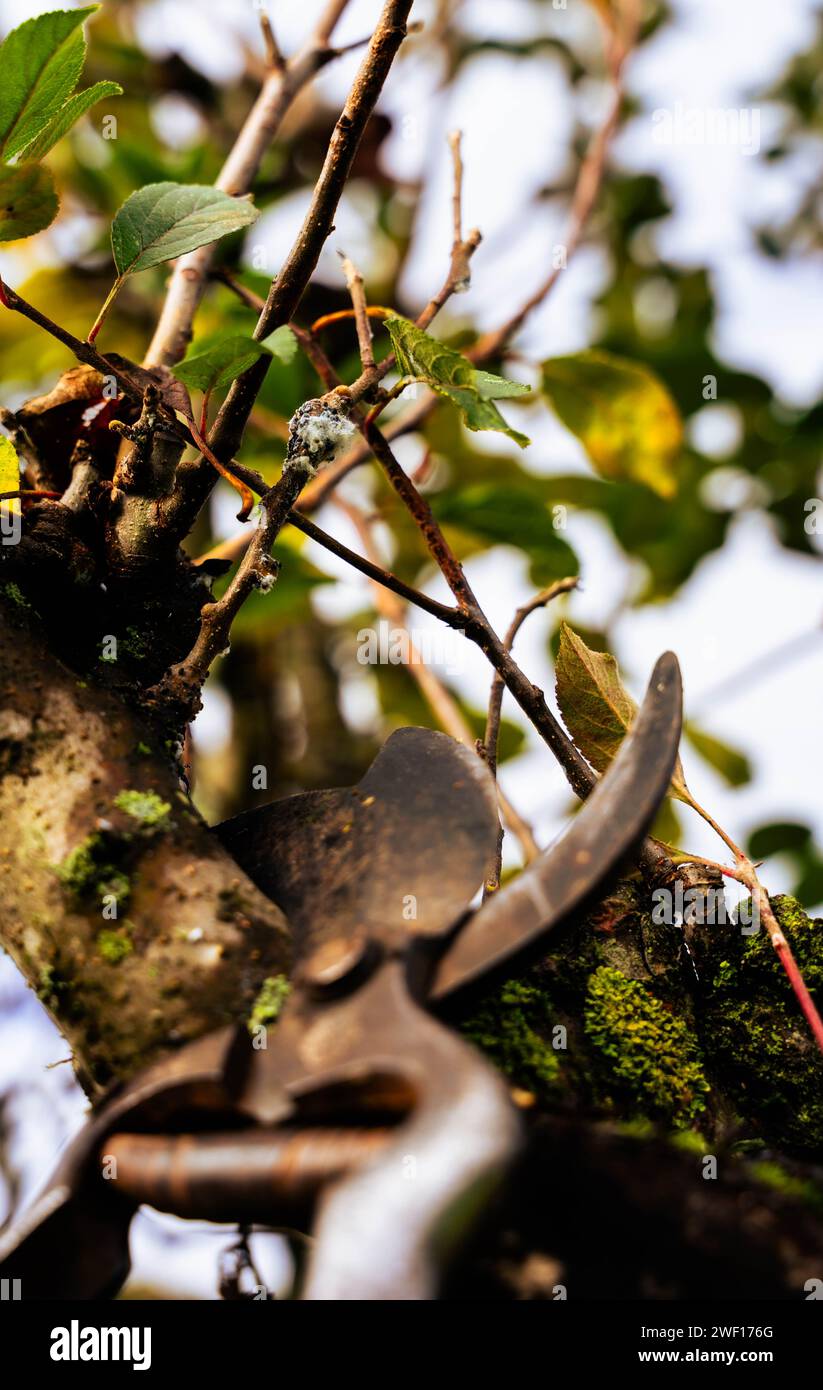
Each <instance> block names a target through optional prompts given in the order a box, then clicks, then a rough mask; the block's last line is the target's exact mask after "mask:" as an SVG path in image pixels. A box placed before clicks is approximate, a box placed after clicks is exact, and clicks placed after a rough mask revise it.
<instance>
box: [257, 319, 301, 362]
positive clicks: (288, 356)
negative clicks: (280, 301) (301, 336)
mask: <svg viewBox="0 0 823 1390" xmlns="http://www.w3.org/2000/svg"><path fill="white" fill-rule="evenodd" d="M262 345H263V347H264V348H266V350H267V351H268V352H270V353H271V355H272V357H276V358H278V360H279V361H280V362H284V363H285V364H286V366H288V364H289V363H290V362H293V361H294V359H295V357H296V356H297V339H296V338H295V336H294V333H293V332H292V330H291V329H290V328H289V325H288V324H287V323H284V324H282V325H281V326H280V328H275V330H274V332H273V333H270V334H269V336H268V337H267V338H263V340H262Z"/></svg>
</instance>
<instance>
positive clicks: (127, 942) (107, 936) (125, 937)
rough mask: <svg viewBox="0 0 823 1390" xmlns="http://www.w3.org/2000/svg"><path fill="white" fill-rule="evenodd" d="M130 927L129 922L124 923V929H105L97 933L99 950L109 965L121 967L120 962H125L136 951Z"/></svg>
mask: <svg viewBox="0 0 823 1390" xmlns="http://www.w3.org/2000/svg"><path fill="white" fill-rule="evenodd" d="M130 927H131V924H130V923H129V922H124V923H123V925H122V927H118V928H117V929H114V928H113V927H103V929H102V931H99V932H98V933H97V942H96V944H97V950H98V952H99V954H100V955H101V956H102V957H103V960H106V961H108V962H109V965H119V964H120V961H121V960H125V958H126V956H130V955H131V953H132V951H133V950H134V943H133V941H132V939H131V935H130Z"/></svg>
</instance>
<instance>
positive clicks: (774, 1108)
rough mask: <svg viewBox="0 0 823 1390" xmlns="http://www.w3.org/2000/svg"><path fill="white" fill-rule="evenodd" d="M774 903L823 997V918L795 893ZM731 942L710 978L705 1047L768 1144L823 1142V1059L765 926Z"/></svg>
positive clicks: (806, 1146)
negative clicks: (808, 911)
mask: <svg viewBox="0 0 823 1390" xmlns="http://www.w3.org/2000/svg"><path fill="white" fill-rule="evenodd" d="M771 901H772V908H773V909H774V913H775V916H776V917H777V920H778V922H779V923H780V926H781V928H782V930H783V932H784V933H785V936H786V939H787V940H788V942H789V945H790V946H791V948H792V952H793V954H794V956H795V959H796V960H797V963H798V965H799V966H800V969H801V971H802V974H803V977H804V979H805V981H806V984H807V985H808V987H809V989H810V991H811V993H812V994H813V995H815V996H816V997H817V1001H818V1004H820V1003H821V1002H823V921H812V920H811V919H810V918H809V917H808V916H807V915H806V913H805V912H804V911H803V909H802V908H801V906H800V904H799V903H798V902H797V901H796V899H794V898H791V897H787V896H778V897H775V898H773V899H772V900H771ZM739 942H740V946H739V949H738V950H736V951H734V950H732V949H731V946H732V945H734V942H732V943H731V944H730V943H727V944H726V946H725V949H724V952H723V955H722V958H721V959H720V960H718V961H717V962H716V963H715V965H714V969H713V972H712V976H711V981H710V984H711V992H710V995H709V998H708V1000H707V1007H706V1018H705V1030H704V1032H705V1038H706V1048H707V1052H708V1054H709V1057H710V1059H711V1061H712V1062H713V1063H714V1064H715V1065H716V1066H717V1067H718V1069H722V1074H723V1078H724V1085H725V1087H726V1089H727V1090H728V1091H729V1093H730V1095H731V1096H732V1098H733V1099H734V1100H735V1101H736V1103H737V1105H738V1106H739V1108H740V1111H741V1113H742V1114H743V1115H745V1117H746V1119H747V1120H748V1121H749V1122H750V1123H752V1124H753V1125H754V1126H755V1127H756V1128H757V1130H758V1131H759V1133H760V1134H762V1136H763V1137H764V1139H766V1140H767V1141H768V1142H770V1143H773V1144H778V1145H781V1146H788V1147H790V1148H794V1149H797V1150H818V1149H819V1147H820V1145H821V1144H823V1059H821V1057H820V1054H819V1052H818V1051H817V1049H816V1047H815V1044H814V1041H813V1039H812V1037H811V1034H810V1032H809V1029H808V1027H807V1025H806V1021H805V1019H804V1017H803V1014H802V1013H801V1011H800V1006H799V1004H798V1003H797V1000H796V998H795V996H794V993H793V991H792V988H791V985H790V984H789V981H788V979H787V978H786V975H785V972H784V971H783V968H782V966H781V964H780V962H779V960H778V959H777V956H776V954H775V951H774V948H773V947H772V944H771V941H770V940H769V937H768V934H767V933H766V931H765V930H761V931H759V932H758V933H756V935H754V936H743V935H742V933H741V935H740V937H739Z"/></svg>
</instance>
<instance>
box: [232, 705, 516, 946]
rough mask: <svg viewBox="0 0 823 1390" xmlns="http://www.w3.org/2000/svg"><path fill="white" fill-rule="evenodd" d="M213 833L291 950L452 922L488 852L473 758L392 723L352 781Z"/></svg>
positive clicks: (488, 798) (485, 794)
mask: <svg viewBox="0 0 823 1390" xmlns="http://www.w3.org/2000/svg"><path fill="white" fill-rule="evenodd" d="M214 833H215V834H216V835H217V836H218V837H219V839H220V840H221V841H222V842H223V844H224V845H225V846H226V848H227V849H228V851H229V853H230V854H231V855H233V857H234V858H235V859H236V860H237V862H238V864H240V866H241V867H242V868H243V869H245V871H246V873H247V874H248V875H249V877H250V878H251V879H253V880H254V882H255V883H256V884H257V886H258V888H260V889H262V891H263V892H264V893H266V894H267V895H268V896H269V897H270V898H273V899H274V901H275V902H276V903H278V904H279V906H280V907H282V909H283V911H284V912H285V913H286V915H287V917H288V919H289V923H290V925H291V927H292V930H293V931H294V933H295V937H296V940H297V951H298V955H300V954H304V953H305V952H306V951H307V950H308V949H310V948H311V949H314V948H316V947H317V946H318V945H320V944H322V942H323V940H324V939H325V938H327V937H329V936H333V937H344V936H347V935H348V934H350V933H352V932H354V931H363V932H366V933H367V934H369V935H371V936H373V937H374V938H375V939H378V940H385V939H387V938H389V937H392V938H399V939H401V940H402V939H405V937H406V936H409V935H417V934H419V935H433V934H436V933H438V932H443V931H445V930H446V929H447V928H449V927H451V926H453V924H454V923H455V922H456V921H457V919H458V918H459V917H460V916H461V915H462V913H463V912H464V911H465V909H466V908H467V907H468V905H469V903H470V902H471V899H472V897H473V895H474V893H475V892H476V891H477V889H478V888H479V887H480V885H481V883H482V882H483V879H484V877H485V875H486V873H487V872H488V870H489V868H490V866H491V864H492V862H493V860H494V854H495V847H496V843H497V833H498V819H497V797H496V791H495V786H494V782H493V780H492V778H491V776H490V774H489V771H488V769H487V767H486V766H485V764H484V763H483V762H482V761H481V760H480V758H478V757H477V754H476V753H473V752H472V751H471V750H470V749H468V748H464V747H463V745H462V744H460V743H457V742H456V741H455V740H454V739H452V738H449V737H447V735H446V734H440V733H434V732H433V731H432V730H431V729H414V728H408V729H398V730H397V732H396V733H393V734H392V735H391V737H390V738H389V739H388V740H387V741H386V743H385V744H384V746H383V748H382V749H381V751H380V753H379V754H378V756H377V757H376V758H375V760H374V762H373V763H372V765H371V767H370V768H369V770H368V772H367V773H366V775H365V777H364V778H363V780H362V781H361V782H360V783H359V784H358V785H357V786H356V787H346V788H344V789H342V790H335V791H318V792H304V793H301V794H300V795H298V796H290V797H286V798H284V799H283V800H282V801H275V802H272V804H271V805H270V806H263V807H261V808H260V809H259V810H254V811H246V812H244V813H243V814H242V815H239V816H235V817H234V818H233V819H232V820H228V821H223V823H222V824H221V825H218V826H216V827H215V831H214Z"/></svg>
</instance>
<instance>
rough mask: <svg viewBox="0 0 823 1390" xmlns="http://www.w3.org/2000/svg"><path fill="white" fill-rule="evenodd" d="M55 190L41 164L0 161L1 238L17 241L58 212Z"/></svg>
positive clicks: (48, 174)
mask: <svg viewBox="0 0 823 1390" xmlns="http://www.w3.org/2000/svg"><path fill="white" fill-rule="evenodd" d="M57 207H58V203H57V194H56V193H55V191H54V183H53V182H52V177H51V174H50V173H49V171H48V169H47V168H46V167H45V165H43V164H18V165H15V166H14V167H12V168H9V167H7V166H2V165H0V242H1V241H19V240H20V238H21V237H27V236H33V234H34V233H35V232H41V231H42V230H43V228H44V227H48V225H49V223H50V222H53V221H54V219H55V217H56V216H57Z"/></svg>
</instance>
